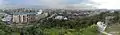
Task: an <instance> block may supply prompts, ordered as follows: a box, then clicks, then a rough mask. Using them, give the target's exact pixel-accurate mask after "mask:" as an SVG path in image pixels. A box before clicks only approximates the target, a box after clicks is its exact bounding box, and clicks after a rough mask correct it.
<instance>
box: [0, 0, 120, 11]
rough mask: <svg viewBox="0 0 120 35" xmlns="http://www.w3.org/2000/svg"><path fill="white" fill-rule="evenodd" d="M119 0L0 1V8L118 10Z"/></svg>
mask: <svg viewBox="0 0 120 35" xmlns="http://www.w3.org/2000/svg"><path fill="white" fill-rule="evenodd" d="M119 1H120V0H0V8H19V7H32V8H34V7H35V8H37V7H42V8H71V9H96V8H97V9H120V7H119V6H120V4H118V3H120V2H119Z"/></svg>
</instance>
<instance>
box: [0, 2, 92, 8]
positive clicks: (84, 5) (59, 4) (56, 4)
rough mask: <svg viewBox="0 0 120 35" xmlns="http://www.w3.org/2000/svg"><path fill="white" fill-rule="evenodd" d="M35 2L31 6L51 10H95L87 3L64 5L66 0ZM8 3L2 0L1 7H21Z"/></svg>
mask: <svg viewBox="0 0 120 35" xmlns="http://www.w3.org/2000/svg"><path fill="white" fill-rule="evenodd" d="M26 1H30V0H26ZM32 1H33V0H31V1H30V2H31V3H32ZM34 1H37V2H36V3H32V4H31V5H42V6H47V7H49V8H70V9H92V8H94V6H93V4H90V3H85V2H84V3H81V2H80V3H77V4H68V3H64V2H65V0H34ZM34 1H33V2H34ZM3 2H4V3H3ZM7 2H9V1H4V0H0V5H1V6H3V7H4V8H11V7H13V8H15V7H18V6H19V4H17V5H9V3H7ZM30 2H26V3H30ZM86 2H87V1H86ZM5 4H8V5H5ZM20 6H21V5H20ZM20 6H19V7H20ZM21 7H22V6H21Z"/></svg>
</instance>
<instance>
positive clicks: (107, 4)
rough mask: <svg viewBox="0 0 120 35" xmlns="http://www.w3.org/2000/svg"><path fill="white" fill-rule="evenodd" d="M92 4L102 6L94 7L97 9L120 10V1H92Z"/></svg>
mask: <svg viewBox="0 0 120 35" xmlns="http://www.w3.org/2000/svg"><path fill="white" fill-rule="evenodd" d="M90 1H91V2H94V3H97V4H100V5H94V6H95V7H97V8H100V9H102V8H106V9H120V4H119V3H120V0H90Z"/></svg>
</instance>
